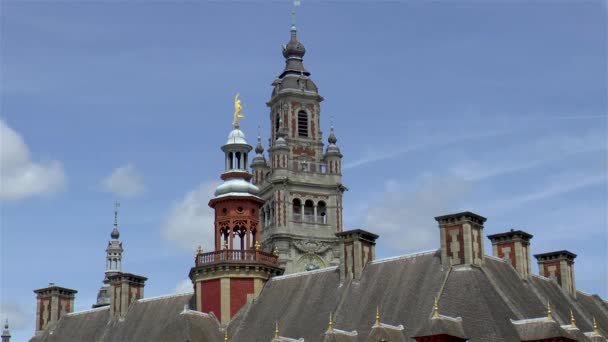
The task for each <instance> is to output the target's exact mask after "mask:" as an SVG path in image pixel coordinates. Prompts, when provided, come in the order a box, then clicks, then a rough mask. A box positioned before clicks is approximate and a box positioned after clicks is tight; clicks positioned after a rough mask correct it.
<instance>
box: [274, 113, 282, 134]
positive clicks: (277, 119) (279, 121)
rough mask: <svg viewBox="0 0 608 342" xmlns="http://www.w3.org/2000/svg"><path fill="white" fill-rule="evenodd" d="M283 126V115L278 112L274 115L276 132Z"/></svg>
mask: <svg viewBox="0 0 608 342" xmlns="http://www.w3.org/2000/svg"><path fill="white" fill-rule="evenodd" d="M280 126H281V117H280V114H279V113H277V115H276V116H275V117H274V133H275V134H276V133H278V132H279V127H280Z"/></svg>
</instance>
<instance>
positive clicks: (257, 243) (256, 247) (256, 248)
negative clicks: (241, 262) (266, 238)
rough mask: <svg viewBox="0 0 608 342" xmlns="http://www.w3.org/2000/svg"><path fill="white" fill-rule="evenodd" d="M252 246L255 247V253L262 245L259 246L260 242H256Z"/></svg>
mask: <svg viewBox="0 0 608 342" xmlns="http://www.w3.org/2000/svg"><path fill="white" fill-rule="evenodd" d="M254 246H255V250H256V251H259V250H260V248H261V247H262V245H260V241H256V242H255V245H254Z"/></svg>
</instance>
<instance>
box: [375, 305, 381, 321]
mask: <svg viewBox="0 0 608 342" xmlns="http://www.w3.org/2000/svg"><path fill="white" fill-rule="evenodd" d="M375 325H380V305H376V323H375Z"/></svg>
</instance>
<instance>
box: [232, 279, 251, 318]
mask: <svg viewBox="0 0 608 342" xmlns="http://www.w3.org/2000/svg"><path fill="white" fill-rule="evenodd" d="M250 293H253V279H251V278H249V279H248V278H232V279H230V318H232V317H233V316H234V315H236V313H237V312H238V311H239V310H240V309H241V308H242V307H243V305H245V304H247V295H248V294H250Z"/></svg>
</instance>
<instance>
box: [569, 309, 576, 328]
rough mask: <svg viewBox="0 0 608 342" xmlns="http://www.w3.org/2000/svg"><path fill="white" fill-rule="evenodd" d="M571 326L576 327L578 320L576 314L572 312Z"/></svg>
mask: <svg viewBox="0 0 608 342" xmlns="http://www.w3.org/2000/svg"><path fill="white" fill-rule="evenodd" d="M570 325H571V326H572V327H576V319H574V313H573V312H572V310H570Z"/></svg>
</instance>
